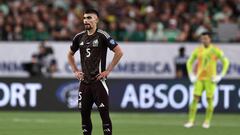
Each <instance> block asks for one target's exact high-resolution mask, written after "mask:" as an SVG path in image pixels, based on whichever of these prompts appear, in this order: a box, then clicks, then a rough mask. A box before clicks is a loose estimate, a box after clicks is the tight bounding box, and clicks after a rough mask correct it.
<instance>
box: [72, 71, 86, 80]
mask: <svg viewBox="0 0 240 135" xmlns="http://www.w3.org/2000/svg"><path fill="white" fill-rule="evenodd" d="M74 74H75V76H76V78H77V79H78V80H79V81H83V80H84V73H83V72H81V71H75V72H74Z"/></svg>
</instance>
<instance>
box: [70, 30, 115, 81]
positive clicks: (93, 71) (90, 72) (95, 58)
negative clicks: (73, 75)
mask: <svg viewBox="0 0 240 135" xmlns="http://www.w3.org/2000/svg"><path fill="white" fill-rule="evenodd" d="M116 46H117V43H116V42H115V40H114V39H113V38H111V36H110V35H109V34H108V33H107V32H105V31H103V30H101V29H97V30H96V32H95V33H94V34H93V35H88V34H87V31H83V32H80V33H78V34H77V35H76V36H75V37H74V38H73V41H72V45H71V47H70V48H71V50H72V51H73V52H74V53H75V52H76V51H77V50H79V51H80V59H81V66H82V72H83V73H84V82H85V83H91V82H93V81H95V80H96V76H97V75H98V74H99V73H100V72H103V71H104V70H105V68H106V56H107V48H110V49H111V50H112V49H113V48H114V47H116Z"/></svg>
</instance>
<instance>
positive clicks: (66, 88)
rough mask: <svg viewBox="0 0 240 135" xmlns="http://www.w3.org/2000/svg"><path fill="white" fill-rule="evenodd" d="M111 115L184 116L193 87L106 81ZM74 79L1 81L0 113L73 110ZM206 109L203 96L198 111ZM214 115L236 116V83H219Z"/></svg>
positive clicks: (239, 99)
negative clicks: (230, 114)
mask: <svg viewBox="0 0 240 135" xmlns="http://www.w3.org/2000/svg"><path fill="white" fill-rule="evenodd" d="M107 83H108V86H109V89H110V106H111V110H112V111H133V112H186V111H187V110H188V109H187V108H188V105H189V102H190V101H191V100H192V96H191V95H192V90H193V86H192V85H191V84H190V83H189V81H188V80H186V79H109V80H108V81H107ZM78 87H79V82H78V81H76V80H75V79H56V78H55V79H54V78H51V79H50V78H49V79H37V78H35V79H34V78H31V79H27V78H25V79H23V78H1V80H0V108H1V110H24V111H26V110H31V111H39V110H41V111H60V110H61V111H73V110H77V105H78V103H77V99H78ZM206 105H207V101H206V97H205V93H204V94H203V96H202V98H201V102H200V103H199V109H200V111H204V109H205V107H206ZM214 105H215V107H216V108H215V112H225V113H229V112H240V84H239V80H232V79H231V80H230V79H228V80H223V81H221V83H220V84H219V86H218V88H217V90H216V92H215V97H214Z"/></svg>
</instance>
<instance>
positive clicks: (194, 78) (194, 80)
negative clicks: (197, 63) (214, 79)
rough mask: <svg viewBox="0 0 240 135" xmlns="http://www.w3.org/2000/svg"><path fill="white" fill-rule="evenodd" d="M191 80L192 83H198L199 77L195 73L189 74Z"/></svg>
mask: <svg viewBox="0 0 240 135" xmlns="http://www.w3.org/2000/svg"><path fill="white" fill-rule="evenodd" d="M189 79H190V81H191V83H195V82H196V81H197V77H196V76H195V75H194V74H193V73H190V74H189Z"/></svg>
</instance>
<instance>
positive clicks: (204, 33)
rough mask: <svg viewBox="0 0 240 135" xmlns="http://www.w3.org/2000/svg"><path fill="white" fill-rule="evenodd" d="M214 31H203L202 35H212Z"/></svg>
mask: <svg viewBox="0 0 240 135" xmlns="http://www.w3.org/2000/svg"><path fill="white" fill-rule="evenodd" d="M211 35H212V33H211V32H203V33H202V34H201V36H210V37H211Z"/></svg>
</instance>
